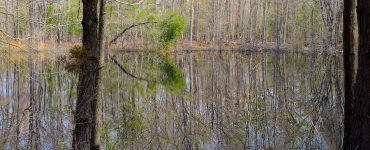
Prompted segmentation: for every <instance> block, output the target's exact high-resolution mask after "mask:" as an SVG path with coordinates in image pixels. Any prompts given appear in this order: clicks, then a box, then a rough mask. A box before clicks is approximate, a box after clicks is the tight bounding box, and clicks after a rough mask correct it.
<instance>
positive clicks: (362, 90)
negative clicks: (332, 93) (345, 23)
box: [344, 0, 370, 150]
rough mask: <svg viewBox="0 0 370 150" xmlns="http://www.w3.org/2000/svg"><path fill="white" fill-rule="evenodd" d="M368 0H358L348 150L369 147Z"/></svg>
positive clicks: (369, 30) (369, 70)
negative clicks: (356, 46) (356, 61)
mask: <svg viewBox="0 0 370 150" xmlns="http://www.w3.org/2000/svg"><path fill="white" fill-rule="evenodd" d="M369 14H370V1H369V0H358V6H357V15H358V24H359V50H358V64H359V67H358V70H357V76H356V84H355V91H354V96H355V97H354V100H353V110H352V116H351V121H350V122H351V132H350V135H349V142H348V144H347V145H344V149H348V150H354V149H356V150H368V149H370V144H369V143H370V69H369V68H370V44H369V43H370V19H369Z"/></svg>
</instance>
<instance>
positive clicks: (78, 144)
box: [73, 0, 105, 149]
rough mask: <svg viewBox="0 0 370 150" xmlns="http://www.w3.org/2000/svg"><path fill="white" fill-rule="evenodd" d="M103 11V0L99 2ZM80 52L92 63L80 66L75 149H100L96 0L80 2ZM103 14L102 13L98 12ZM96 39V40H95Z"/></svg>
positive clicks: (98, 47) (98, 42)
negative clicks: (87, 55)
mask: <svg viewBox="0 0 370 150" xmlns="http://www.w3.org/2000/svg"><path fill="white" fill-rule="evenodd" d="M101 2H102V5H101V6H102V7H101V8H104V5H103V4H104V3H105V2H104V0H101ZM82 3H83V20H82V27H83V37H82V38H83V40H82V43H83V48H82V50H83V51H87V52H88V53H89V54H90V55H91V59H89V60H87V61H86V62H85V63H84V64H82V65H81V72H80V76H79V83H78V87H77V88H78V89H77V91H78V98H77V105H76V112H75V123H76V124H75V130H74V139H73V148H74V149H99V145H98V144H99V143H98V141H97V139H98V137H97V117H98V116H97V115H98V114H97V113H98V104H99V101H98V96H99V93H98V92H99V73H100V65H101V64H100V55H101V54H100V47H101V46H100V45H99V44H102V43H103V42H100V41H101V39H102V36H103V35H102V33H103V32H102V31H99V33H100V35H98V17H97V14H98V11H97V4H98V0H83V1H82ZM101 13H104V9H101ZM102 16H103V15H101V19H100V28H99V29H100V30H102V29H103V27H104V25H103V24H104V20H102V18H103V17H102ZM98 36H99V37H98Z"/></svg>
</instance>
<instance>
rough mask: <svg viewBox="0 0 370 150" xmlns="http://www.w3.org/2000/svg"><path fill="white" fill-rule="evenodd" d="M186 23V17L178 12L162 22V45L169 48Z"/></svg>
mask: <svg viewBox="0 0 370 150" xmlns="http://www.w3.org/2000/svg"><path fill="white" fill-rule="evenodd" d="M185 25H186V22H185V19H184V17H182V16H179V15H177V14H171V15H170V16H169V17H168V18H166V19H164V20H163V21H162V22H161V23H160V28H161V29H162V30H163V31H162V33H161V35H160V42H161V43H162V47H163V48H165V49H168V48H169V47H170V46H171V45H172V44H174V42H175V41H176V38H178V37H179V36H180V35H181V33H182V31H183V30H184V28H185Z"/></svg>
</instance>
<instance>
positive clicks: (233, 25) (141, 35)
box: [0, 0, 343, 51]
mask: <svg viewBox="0 0 370 150" xmlns="http://www.w3.org/2000/svg"><path fill="white" fill-rule="evenodd" d="M17 2H19V6H18V5H16V4H18V3H17ZM0 5H1V6H2V7H0V16H1V17H0V19H1V22H3V23H1V24H0V30H1V34H0V35H1V36H5V35H12V36H13V35H14V36H13V38H17V37H18V35H19V38H20V39H21V40H26V41H27V40H29V39H30V37H33V39H34V40H33V42H34V43H37V42H38V43H48V45H49V46H57V45H60V44H63V45H68V44H70V43H76V42H81V35H82V26H81V20H82V2H81V1H79V0H53V1H47V0H38V1H36V0H27V1H25V0H10V1H8V0H2V1H1V2H0ZM18 7H19V8H21V9H17V8H18ZM171 13H178V14H180V15H181V16H183V17H185V18H186V27H185V28H186V30H184V31H183V32H182V33H181V38H180V40H179V41H178V42H177V43H176V45H177V48H187V47H189V48H204V47H221V48H223V47H224V48H230V47H233V48H234V47H237V48H239V47H246V46H258V44H262V43H264V44H265V46H268V45H267V44H270V45H274V44H275V43H277V44H279V45H281V46H283V47H288V48H296V49H298V48H300V50H302V49H301V48H305V49H303V50H307V48H309V49H310V50H319V51H321V50H322V51H327V50H330V51H336V50H338V48H337V47H338V46H339V45H341V43H342V39H341V31H342V28H343V26H342V24H341V22H342V14H343V1H342V0H313V1H307V0H141V1H138V0H136V1H134V0H130V1H127V0H109V1H107V15H106V30H105V31H106V38H107V39H110V40H112V39H114V37H116V36H117V35H118V34H119V33H120V32H121V31H122V30H123V29H125V28H127V27H129V26H131V25H134V24H139V23H142V22H147V21H151V20H158V19H161V18H163V17H165V16H166V15H167V14H171ZM15 29H17V30H16V31H15ZM150 29H151V25H149V24H148V25H143V26H139V27H136V28H134V29H132V30H130V31H128V32H127V33H125V35H124V36H123V38H121V39H118V40H117V42H116V43H117V46H118V47H121V48H122V47H123V48H146V47H150V46H151V45H152V44H153V43H151V42H150V40H151V39H153V38H158V32H157V31H153V30H152V31H149V30H150ZM13 32H16V33H17V34H12V33H13ZM5 42H6V41H5Z"/></svg>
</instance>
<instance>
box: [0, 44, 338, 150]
mask: <svg viewBox="0 0 370 150" xmlns="http://www.w3.org/2000/svg"><path fill="white" fill-rule="evenodd" d="M165 55H167V57H168V58H170V59H171V60H172V61H173V62H174V63H175V64H176V65H177V67H178V68H179V69H181V71H182V76H183V80H184V81H185V82H184V83H185V89H182V90H178V89H172V88H168V87H166V86H162V85H161V84H153V83H151V82H147V81H142V80H138V79H135V78H133V77H131V76H129V75H127V74H126V73H124V72H122V71H121V70H120V68H119V67H117V65H115V64H114V63H111V62H108V61H107V64H105V66H104V68H103V69H102V88H101V99H102V103H101V105H100V107H99V108H100V112H101V113H100V114H99V116H100V117H99V120H100V122H101V124H100V128H99V133H100V137H101V141H100V142H101V144H102V148H103V149H340V148H341V145H342V137H343V131H342V130H343V129H342V128H343V122H342V120H343V111H344V110H343V103H344V98H343V69H342V60H341V57H339V56H336V55H329V54H316V53H315V54H305V53H294V52H238V51H235V52H221V51H194V52H175V53H169V54H165ZM27 58H28V57H27V56H26V57H25V58H24V60H23V61H17V60H16V59H15V58H13V59H11V57H10V56H9V55H6V54H3V55H2V56H1V59H3V61H1V62H0V77H1V80H0V85H1V86H2V90H1V92H0V98H1V100H0V104H1V105H0V106H1V113H0V130H1V137H2V138H1V139H0V146H2V147H1V149H14V148H19V149H26V148H27V145H29V144H30V143H33V144H34V145H36V146H37V147H38V148H39V149H70V148H71V143H72V131H73V122H74V121H73V112H74V107H75V101H76V99H77V91H76V86H77V82H78V78H77V75H76V74H74V73H71V72H68V71H67V70H66V69H65V60H64V59H61V58H60V57H55V58H50V59H42V60H35V59H32V58H31V59H27ZM160 58H161V57H159V56H158V54H156V53H140V52H125V53H122V54H120V55H119V56H117V58H116V59H117V61H118V62H119V63H120V64H122V66H124V67H125V68H126V70H127V71H128V72H130V73H131V74H133V75H135V76H138V77H143V78H152V77H153V76H154V77H156V76H157V77H158V78H161V73H160V72H158V67H156V64H159V63H160V61H161V59H160ZM30 60H32V61H30Z"/></svg>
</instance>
